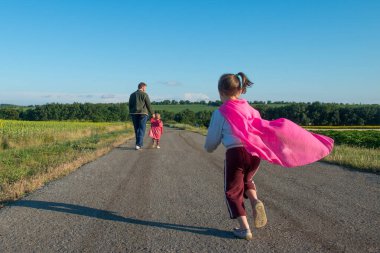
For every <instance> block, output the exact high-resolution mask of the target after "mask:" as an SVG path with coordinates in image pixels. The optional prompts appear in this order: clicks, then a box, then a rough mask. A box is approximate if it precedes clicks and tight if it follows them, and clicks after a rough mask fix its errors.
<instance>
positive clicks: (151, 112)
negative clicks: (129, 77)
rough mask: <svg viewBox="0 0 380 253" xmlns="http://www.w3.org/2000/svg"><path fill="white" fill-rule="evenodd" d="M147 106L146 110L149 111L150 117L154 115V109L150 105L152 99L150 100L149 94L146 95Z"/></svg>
mask: <svg viewBox="0 0 380 253" xmlns="http://www.w3.org/2000/svg"><path fill="white" fill-rule="evenodd" d="M145 105H146V108H147V109H148V112H149V113H150V115H153V110H152V107H151V105H150V99H149V95H148V94H146V97H145Z"/></svg>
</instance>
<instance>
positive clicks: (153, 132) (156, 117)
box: [149, 113, 164, 148]
mask: <svg viewBox="0 0 380 253" xmlns="http://www.w3.org/2000/svg"><path fill="white" fill-rule="evenodd" d="M163 126H164V125H163V123H162V120H161V115H160V114H159V113H155V114H153V117H152V118H151V119H150V131H149V136H150V137H151V138H152V139H153V148H160V145H159V144H160V138H161V135H162V133H163V132H164V127H163Z"/></svg>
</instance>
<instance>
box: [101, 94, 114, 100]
mask: <svg viewBox="0 0 380 253" xmlns="http://www.w3.org/2000/svg"><path fill="white" fill-rule="evenodd" d="M100 98H101V99H110V98H116V96H115V95H114V94H104V95H102V96H101V97H100Z"/></svg>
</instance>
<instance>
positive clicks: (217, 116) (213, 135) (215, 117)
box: [204, 110, 243, 152]
mask: <svg viewBox="0 0 380 253" xmlns="http://www.w3.org/2000/svg"><path fill="white" fill-rule="evenodd" d="M221 142H222V144H223V145H224V146H225V147H226V149H229V148H235V147H243V143H242V142H241V141H240V139H238V138H236V137H235V136H234V135H233V133H232V129H231V126H230V124H229V123H228V121H227V120H226V119H225V118H224V117H223V115H222V114H221V113H220V111H219V110H215V111H214V112H213V113H212V116H211V120H210V125H209V128H208V133H207V137H206V142H205V145H204V148H205V149H206V151H207V152H212V151H214V150H215V149H216V148H217V147H218V146H219V144H220V143H221Z"/></svg>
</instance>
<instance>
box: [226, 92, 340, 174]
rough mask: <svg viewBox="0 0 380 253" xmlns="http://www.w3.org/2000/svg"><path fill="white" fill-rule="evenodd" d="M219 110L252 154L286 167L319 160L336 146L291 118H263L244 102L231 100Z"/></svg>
mask: <svg viewBox="0 0 380 253" xmlns="http://www.w3.org/2000/svg"><path fill="white" fill-rule="evenodd" d="M219 111H220V112H221V113H222V115H223V117H224V118H225V119H226V120H227V121H228V122H229V123H230V125H231V128H232V132H233V133H234V134H235V135H236V136H237V137H238V138H239V139H240V140H241V141H242V143H243V144H244V147H245V148H246V150H247V151H248V152H249V153H251V154H252V155H256V156H258V157H260V158H261V159H264V160H267V161H269V162H271V163H274V164H278V165H281V166H284V167H296V166H302V165H306V164H309V163H313V162H315V161H318V160H320V159H322V158H323V157H325V156H327V155H328V154H329V153H330V152H331V150H332V148H333V145H334V140H333V139H331V138H329V137H327V136H324V135H319V134H314V133H311V132H309V131H307V130H305V129H303V128H302V127H300V126H299V125H297V124H295V123H294V122H292V121H290V120H288V119H285V118H280V119H276V120H272V121H268V120H265V119H262V118H261V116H260V113H259V112H258V111H257V110H255V109H254V108H252V107H251V106H250V105H249V104H248V102H247V101H246V100H244V99H236V100H228V101H226V102H225V103H224V104H222V105H221V106H220V108H219Z"/></svg>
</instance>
